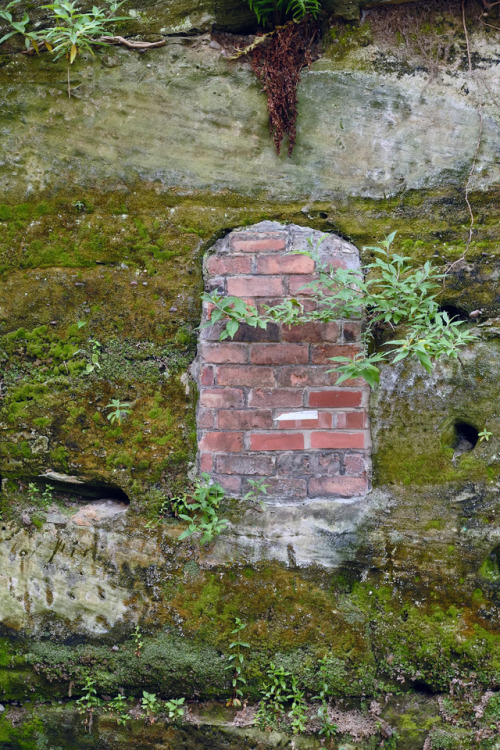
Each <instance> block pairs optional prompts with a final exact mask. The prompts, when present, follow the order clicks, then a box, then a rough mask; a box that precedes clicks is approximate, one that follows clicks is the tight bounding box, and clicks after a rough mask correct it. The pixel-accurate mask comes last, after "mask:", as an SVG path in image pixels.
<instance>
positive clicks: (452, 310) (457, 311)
mask: <svg viewBox="0 0 500 750" xmlns="http://www.w3.org/2000/svg"><path fill="white" fill-rule="evenodd" d="M439 311H440V312H445V313H448V317H449V318H450V320H467V321H469V322H470V316H469V313H468V312H467V310H465V309H464V308H463V307H458V305H441V306H440V307H439Z"/></svg>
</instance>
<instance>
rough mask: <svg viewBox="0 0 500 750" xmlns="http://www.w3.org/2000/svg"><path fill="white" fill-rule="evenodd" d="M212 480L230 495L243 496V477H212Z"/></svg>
mask: <svg viewBox="0 0 500 750" xmlns="http://www.w3.org/2000/svg"><path fill="white" fill-rule="evenodd" d="M212 479H214V480H215V481H216V482H218V483H219V484H220V485H221V487H222V489H224V490H225V491H226V492H227V494H228V495H230V496H231V495H233V496H235V495H236V496H237V495H240V494H241V477H236V476H220V475H212Z"/></svg>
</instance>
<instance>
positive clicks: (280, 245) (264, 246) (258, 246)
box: [231, 234, 286, 253]
mask: <svg viewBox="0 0 500 750" xmlns="http://www.w3.org/2000/svg"><path fill="white" fill-rule="evenodd" d="M231 247H232V248H233V250H235V251H236V252H243V253H261V252H268V253H269V252H273V251H274V252H280V251H283V250H285V249H286V238H285V237H284V236H282V237H279V236H278V237H276V236H274V237H263V238H259V239H256V238H255V237H244V236H238V235H236V234H235V235H233V237H231Z"/></svg>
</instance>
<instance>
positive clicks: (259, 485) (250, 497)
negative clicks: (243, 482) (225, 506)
mask: <svg viewBox="0 0 500 750" xmlns="http://www.w3.org/2000/svg"><path fill="white" fill-rule="evenodd" d="M248 484H249V485H250V486H251V488H252V489H250V490H248V492H246V493H245V494H244V495H243V501H247V502H255V501H256V499H257V496H258V495H267V488H268V487H269V485H268V484H266V483H265V481H264V480H263V479H249V480H248ZM259 505H260V507H261V508H262V510H264V508H265V502H264V500H260V501H259Z"/></svg>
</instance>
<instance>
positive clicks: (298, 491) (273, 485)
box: [245, 477, 307, 501]
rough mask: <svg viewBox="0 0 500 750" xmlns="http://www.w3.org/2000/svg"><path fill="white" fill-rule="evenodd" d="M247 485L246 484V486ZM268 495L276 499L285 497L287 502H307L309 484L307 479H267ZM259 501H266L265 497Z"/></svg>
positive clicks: (248, 488) (260, 497)
mask: <svg viewBox="0 0 500 750" xmlns="http://www.w3.org/2000/svg"><path fill="white" fill-rule="evenodd" d="M246 484H247V483H245V485H246ZM265 484H266V485H267V494H268V495H270V496H274V497H280V496H281V497H284V498H286V499H287V500H290V499H291V498H296V499H298V500H305V498H306V497H307V483H306V480H305V479H299V478H297V479H295V478H293V477H266V480H265ZM250 489H251V485H248V487H247V486H245V490H247V491H248V490H250ZM257 500H264V501H265V500H266V496H265V495H260V496H259V497H258V498H257Z"/></svg>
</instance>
